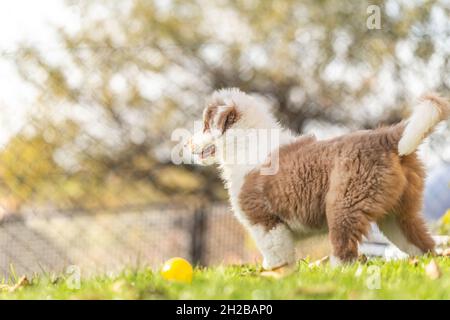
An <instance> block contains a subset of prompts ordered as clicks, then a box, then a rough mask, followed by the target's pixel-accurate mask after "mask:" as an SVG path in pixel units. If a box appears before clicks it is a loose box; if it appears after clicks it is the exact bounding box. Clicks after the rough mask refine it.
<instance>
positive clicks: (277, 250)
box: [249, 223, 295, 277]
mask: <svg viewBox="0 0 450 320" xmlns="http://www.w3.org/2000/svg"><path fill="white" fill-rule="evenodd" d="M249 229H250V233H251V234H252V236H253V238H254V240H255V242H256V245H257V247H258V249H259V251H260V252H261V254H262V256H263V264H262V265H263V268H264V270H266V271H264V272H263V273H262V275H265V276H274V277H279V276H283V275H286V274H290V273H292V272H293V270H294V262H295V247H294V239H293V236H292V232H291V230H289V229H288V228H287V227H286V226H285V225H284V224H283V223H278V224H277V225H275V226H274V227H272V228H270V229H268V228H267V227H266V226H262V225H252V226H250V227H249Z"/></svg>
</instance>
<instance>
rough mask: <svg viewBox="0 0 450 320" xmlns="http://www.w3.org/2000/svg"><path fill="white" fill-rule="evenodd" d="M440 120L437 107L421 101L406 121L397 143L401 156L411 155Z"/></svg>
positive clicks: (429, 102) (440, 116)
mask: <svg viewBox="0 0 450 320" xmlns="http://www.w3.org/2000/svg"><path fill="white" fill-rule="evenodd" d="M441 120H443V119H442V115H441V111H440V108H439V106H437V105H435V104H433V103H432V102H431V101H428V100H426V101H422V102H420V103H419V104H418V105H417V106H416V107H415V109H414V111H413V114H412V115H411V117H410V118H409V119H408V120H407V124H406V128H405V131H404V132H403V135H402V138H401V139H400V141H399V143H398V153H399V155H401V156H404V155H408V154H411V153H413V152H414V151H415V150H416V149H417V147H418V146H419V145H420V143H421V142H422V140H423V138H424V137H425V136H426V135H427V134H428V133H429V131H430V130H431V129H432V128H433V127H434V126H435V125H436V124H437V123H438V122H440V121H441Z"/></svg>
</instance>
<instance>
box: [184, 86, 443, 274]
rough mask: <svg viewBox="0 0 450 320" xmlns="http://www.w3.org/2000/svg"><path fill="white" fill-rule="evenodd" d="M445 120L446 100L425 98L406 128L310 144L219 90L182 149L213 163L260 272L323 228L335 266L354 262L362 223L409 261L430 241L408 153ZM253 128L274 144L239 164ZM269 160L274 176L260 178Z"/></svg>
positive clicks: (249, 101) (288, 258)
mask: <svg viewBox="0 0 450 320" xmlns="http://www.w3.org/2000/svg"><path fill="white" fill-rule="evenodd" d="M449 116H450V106H449V104H448V102H447V101H445V100H444V99H442V98H440V97H438V96H436V95H426V96H424V97H423V98H422V99H421V100H420V102H419V103H418V105H417V106H416V107H415V109H414V112H413V114H412V115H411V117H410V118H409V119H408V120H407V121H405V122H401V123H398V124H397V125H394V126H391V127H384V128H379V129H375V130H365V131H357V132H354V133H351V134H347V135H343V136H340V137H338V138H334V139H330V140H316V138H315V137H313V136H296V135H294V134H293V133H291V132H290V131H288V130H286V129H283V128H282V127H281V126H280V125H279V124H278V122H277V121H276V120H275V118H274V117H273V116H272V115H271V113H270V110H269V106H268V105H266V104H265V102H263V101H259V100H258V99H256V98H255V97H252V96H250V95H247V94H245V93H243V92H241V91H239V90H238V89H225V90H220V91H217V92H215V93H214V94H213V96H212V99H211V102H210V103H209V104H208V105H207V107H206V108H205V110H204V113H203V132H200V133H198V134H196V135H194V137H193V139H192V141H191V142H190V146H191V149H192V152H193V153H194V154H197V155H198V156H199V158H201V159H203V160H205V159H207V160H210V161H209V162H211V160H213V162H216V163H218V164H219V166H220V168H221V170H222V176H223V179H224V180H225V182H226V187H227V189H228V192H229V196H230V201H231V205H232V209H233V211H234V213H235V215H236V217H237V218H238V219H239V220H240V221H241V222H242V224H243V225H244V226H245V227H246V228H247V229H248V231H249V232H250V233H251V235H252V236H253V238H254V239H255V242H256V244H257V246H258V248H259V250H260V251H261V253H262V255H263V267H264V269H266V270H272V269H277V268H279V267H282V266H285V265H289V264H291V263H293V262H294V260H295V255H294V239H295V237H296V236H305V235H308V234H311V233H314V232H322V231H328V232H329V238H330V241H331V245H332V250H333V258H334V261H335V262H350V261H353V260H354V259H355V258H356V257H357V255H358V243H359V242H360V241H361V239H362V237H363V236H364V235H366V234H367V233H368V231H369V225H370V223H371V222H376V223H377V224H378V226H379V227H380V229H381V231H382V232H383V233H384V234H385V235H386V237H388V238H389V240H391V242H393V243H394V244H395V245H396V246H398V247H399V249H401V250H402V251H404V252H406V253H408V254H411V255H417V254H422V253H425V252H429V251H433V249H434V242H433V239H432V238H431V237H430V235H429V233H428V231H427V228H426V226H425V223H424V220H423V218H422V217H421V213H420V210H421V207H422V192H423V186H424V176H425V173H424V169H423V165H422V163H421V162H420V160H419V159H418V158H417V155H416V148H417V147H418V145H419V144H420V143H421V142H422V140H423V139H424V138H425V137H426V136H427V135H428V134H429V133H430V132H431V131H432V129H433V128H434V126H435V125H436V124H437V123H439V122H440V121H442V120H445V119H447V118H448V117H449ZM255 130H257V132H262V131H268V130H269V131H271V132H273V131H275V132H277V133H278V134H277V139H273V141H271V142H270V145H267V144H266V145H265V146H264V148H262V149H263V151H262V152H261V151H260V150H257V152H258V153H259V155H262V157H261V156H260V157H256V161H255V159H253V161H242V159H239V155H242V154H249V150H250V149H251V148H253V147H254V146H255V145H257V146H258V147H260V145H259V143H258V142H255V141H256V140H255V139H253V141H252V139H249V138H251V137H253V138H254V136H255ZM256 135H257V134H256ZM259 140H264V139H259ZM259 140H258V141H259ZM249 141H250V143H249ZM230 150H231V151H233V152H231V156H230ZM251 154H253V153H252V152H250V156H251ZM236 156H237V157H236ZM236 158H237V159H236ZM244 160H248V158H245V159H244ZM274 162H276V165H275V166H273V168H275V170H272V171H270V170H269V172H270V173H269V174H267V172H263V170H264V169H267V168H266V166H267V163H272V164H273V163H274Z"/></svg>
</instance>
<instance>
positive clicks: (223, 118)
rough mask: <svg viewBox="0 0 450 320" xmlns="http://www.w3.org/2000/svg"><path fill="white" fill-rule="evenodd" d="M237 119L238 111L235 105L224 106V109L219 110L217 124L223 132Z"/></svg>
mask: <svg viewBox="0 0 450 320" xmlns="http://www.w3.org/2000/svg"><path fill="white" fill-rule="evenodd" d="M238 119H239V112H238V111H237V109H236V107H234V106H233V107H226V108H225V110H224V111H222V112H221V114H220V117H219V120H218V121H217V126H218V128H219V129H220V131H221V132H222V134H224V133H225V131H227V130H228V129H229V128H230V127H231V126H232V125H233V124H235V123H236V121H238Z"/></svg>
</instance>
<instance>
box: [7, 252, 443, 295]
mask: <svg viewBox="0 0 450 320" xmlns="http://www.w3.org/2000/svg"><path fill="white" fill-rule="evenodd" d="M432 260H433V261H434V262H435V263H436V265H437V266H438V269H439V271H438V270H436V269H434V270H433V268H432V267H430V266H429V264H430V262H431V261H432ZM427 265H428V268H427ZM258 268H259V267H258V266H250V265H247V266H218V267H213V268H197V269H196V270H195V272H194V279H193V281H192V283H190V284H181V283H171V282H168V281H166V280H164V279H163V278H161V276H160V275H159V272H158V271H152V270H151V269H145V268H143V269H140V270H124V271H123V272H121V273H120V274H118V275H115V276H97V277H91V278H87V279H83V278H82V280H81V283H80V287H79V289H70V288H69V287H70V286H71V285H70V283H69V282H68V281H67V279H66V278H65V277H64V276H55V275H47V276H40V277H39V276H35V277H33V278H31V279H29V280H28V279H27V280H24V279H23V278H22V279H17V280H16V283H9V284H7V283H5V282H3V284H1V285H0V299H450V258H449V257H435V258H432V257H422V258H420V259H409V260H403V261H393V262H385V261H381V260H369V261H368V262H358V263H355V264H353V265H350V266H345V267H339V268H331V267H330V266H329V264H328V263H323V264H321V265H318V266H317V265H315V266H313V265H312V264H310V263H308V261H306V260H301V261H299V262H298V267H297V271H296V272H295V273H294V274H292V275H290V276H287V277H285V278H282V279H272V278H264V277H261V276H260V275H259V272H258ZM18 283H19V284H18ZM377 288H378V289H377Z"/></svg>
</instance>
